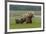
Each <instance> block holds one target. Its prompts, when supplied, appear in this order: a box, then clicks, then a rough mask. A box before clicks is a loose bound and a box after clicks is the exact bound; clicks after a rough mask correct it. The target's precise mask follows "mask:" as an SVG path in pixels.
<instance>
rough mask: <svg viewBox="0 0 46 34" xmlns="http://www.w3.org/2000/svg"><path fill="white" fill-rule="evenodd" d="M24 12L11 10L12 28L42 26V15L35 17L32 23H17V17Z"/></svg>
mask: <svg viewBox="0 0 46 34" xmlns="http://www.w3.org/2000/svg"><path fill="white" fill-rule="evenodd" d="M22 13H24V12H23V11H22V12H20V11H19V12H17V11H16V12H13V11H10V23H9V25H10V26H9V27H10V29H22V28H40V27H41V18H40V17H33V19H32V24H26V23H25V22H24V23H23V24H16V21H15V19H16V18H17V17H18V16H20V15H21V14H22ZM39 13H40V12H39ZM13 15H14V16H13Z"/></svg>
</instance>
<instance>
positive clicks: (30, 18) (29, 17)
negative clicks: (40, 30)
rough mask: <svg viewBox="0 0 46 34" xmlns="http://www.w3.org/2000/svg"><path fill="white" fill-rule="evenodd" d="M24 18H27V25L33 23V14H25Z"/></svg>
mask: <svg viewBox="0 0 46 34" xmlns="http://www.w3.org/2000/svg"><path fill="white" fill-rule="evenodd" d="M24 18H25V22H26V24H28V23H32V18H33V13H31V12H28V13H26V14H24Z"/></svg>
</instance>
